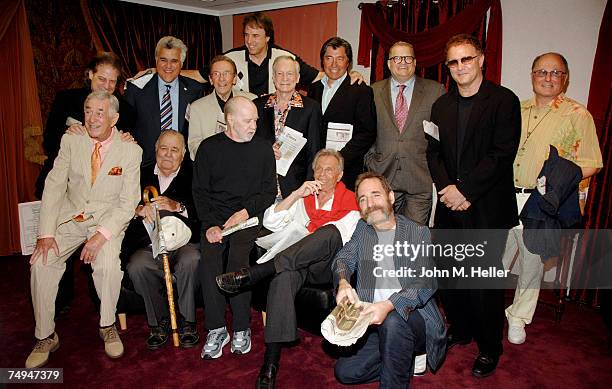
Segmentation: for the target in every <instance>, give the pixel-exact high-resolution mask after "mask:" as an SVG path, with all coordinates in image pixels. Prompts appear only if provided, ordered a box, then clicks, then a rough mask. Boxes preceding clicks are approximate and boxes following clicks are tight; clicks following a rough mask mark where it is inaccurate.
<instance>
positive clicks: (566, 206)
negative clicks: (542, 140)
mask: <svg viewBox="0 0 612 389" xmlns="http://www.w3.org/2000/svg"><path fill="white" fill-rule="evenodd" d="M542 176H546V193H545V194H544V195H541V194H540V192H538V191H537V190H534V191H533V192H532V193H531V195H530V196H529V198H528V199H527V202H526V203H525V206H524V207H523V210H522V211H521V214H520V215H519V217H520V219H521V221H522V222H523V226H524V227H525V228H524V229H523V241H524V242H525V247H527V249H528V250H529V251H530V252H532V253H534V254H539V255H540V256H542V259H546V258H550V257H554V256H557V255H559V252H560V250H561V246H560V243H561V228H571V227H575V226H576V225H577V224H578V223H580V219H581V215H580V204H579V201H578V184H580V180H582V170H581V169H580V166H578V165H576V164H575V163H574V162H572V161H570V160H568V159H565V158H562V157H560V156H559V152H558V150H557V149H556V148H555V147H554V146H552V145H551V146H550V153H549V155H548V159H547V160H546V161H544V166H542V169H541V170H540V174H538V178H540V177H542ZM533 230H540V231H537V232H535V231H533Z"/></svg>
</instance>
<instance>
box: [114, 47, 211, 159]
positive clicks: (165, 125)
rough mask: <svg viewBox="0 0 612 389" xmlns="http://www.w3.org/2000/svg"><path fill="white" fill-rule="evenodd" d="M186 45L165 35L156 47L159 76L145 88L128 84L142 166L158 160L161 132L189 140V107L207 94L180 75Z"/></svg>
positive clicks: (201, 87) (185, 54)
mask: <svg viewBox="0 0 612 389" xmlns="http://www.w3.org/2000/svg"><path fill="white" fill-rule="evenodd" d="M186 56H187V46H185V44H184V43H183V42H182V41H181V40H180V39H178V38H175V37H173V36H165V37H163V38H161V39H160V40H159V42H157V46H156V48H155V66H156V70H157V73H156V74H155V75H153V76H152V77H151V79H150V80H149V81H148V82H147V83H146V84H145V85H144V86H143V87H142V89H141V88H140V87H138V86H137V85H136V84H133V83H127V84H126V90H125V100H126V101H127V103H128V104H129V105H130V106H131V108H132V110H133V114H134V120H135V122H134V128H133V135H134V138H136V141H137V142H138V144H139V145H140V147H142V164H143V165H146V164H150V163H153V162H154V161H155V141H156V140H157V138H158V137H159V134H160V132H161V130H164V129H172V130H175V131H178V132H180V133H181V134H183V136H184V137H185V138H186V139H188V135H189V119H188V118H187V112H188V109H187V107H188V106H189V104H191V103H192V102H193V101H195V100H196V99H198V98H200V97H202V96H203V94H204V86H203V85H202V84H200V83H199V82H197V81H194V80H192V79H190V78H186V77H182V76H180V75H179V73H180V71H181V68H182V66H183V62H184V61H185V57H186Z"/></svg>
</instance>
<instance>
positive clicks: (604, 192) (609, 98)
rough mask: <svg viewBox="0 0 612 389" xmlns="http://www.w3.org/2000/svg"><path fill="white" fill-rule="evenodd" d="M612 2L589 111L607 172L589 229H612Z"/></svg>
mask: <svg viewBox="0 0 612 389" xmlns="http://www.w3.org/2000/svg"><path fill="white" fill-rule="evenodd" d="M610 42H612V2H610V1H608V3H607V4H606V10H605V11H604V16H603V19H602V21H601V27H600V29H599V39H598V41H597V50H596V52H595V60H594V62H593V72H592V73H591V88H590V90H589V102H588V105H587V108H588V110H589V112H590V113H591V115H593V119H594V120H595V125H596V126H597V135H598V137H599V145H600V147H601V151H602V156H603V165H604V167H603V169H602V171H601V172H599V174H597V175H595V177H593V179H592V180H591V184H590V185H589V196H588V200H587V204H586V209H585V213H586V226H587V228H612V223H611V220H610V217H611V216H610V213H611V212H612V175H611V174H610V172H611V171H612V169H610V165H611V164H612V150H611V149H612V144H611V142H610V137H611V136H612V134H611V133H610V116H612V112H610V110H611V109H610V106H611V105H612V95H611V94H612V73H610V70H611V69H612V50H610Z"/></svg>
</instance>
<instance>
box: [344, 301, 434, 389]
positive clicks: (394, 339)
mask: <svg viewBox="0 0 612 389" xmlns="http://www.w3.org/2000/svg"><path fill="white" fill-rule="evenodd" d="M364 336H365V337H366V340H365V342H363V341H362V342H358V343H357V350H356V352H355V354H354V355H350V356H348V357H341V358H339V359H338V361H337V362H336V367H335V374H336V379H337V380H338V381H339V382H341V383H343V384H362V383H368V382H375V381H380V388H401V387H405V388H406V387H409V386H410V377H411V375H412V371H413V366H412V362H413V358H414V354H415V350H421V349H424V348H425V321H424V320H423V317H422V316H421V315H420V314H419V313H418V312H417V311H413V312H411V313H410V316H408V321H406V320H404V318H402V317H401V316H400V314H399V313H397V311H395V310H394V311H392V312H391V313H389V315H387V318H386V319H385V321H384V322H383V323H382V324H381V325H380V326H372V327H370V329H369V330H368V332H366V334H365V335H364Z"/></svg>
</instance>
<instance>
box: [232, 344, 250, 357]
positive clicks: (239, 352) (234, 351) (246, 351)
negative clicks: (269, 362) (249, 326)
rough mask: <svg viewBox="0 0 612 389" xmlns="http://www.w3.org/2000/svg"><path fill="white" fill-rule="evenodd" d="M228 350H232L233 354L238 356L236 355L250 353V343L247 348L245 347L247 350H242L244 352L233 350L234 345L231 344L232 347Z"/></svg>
mask: <svg viewBox="0 0 612 389" xmlns="http://www.w3.org/2000/svg"><path fill="white" fill-rule="evenodd" d="M230 349H231V350H232V353H233V354H238V355H241V354H246V353H248V352H249V351H251V342H249V347H247V349H246V350H244V351H241V350H236V349H234V345H233V344H232V347H231V348H230Z"/></svg>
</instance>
